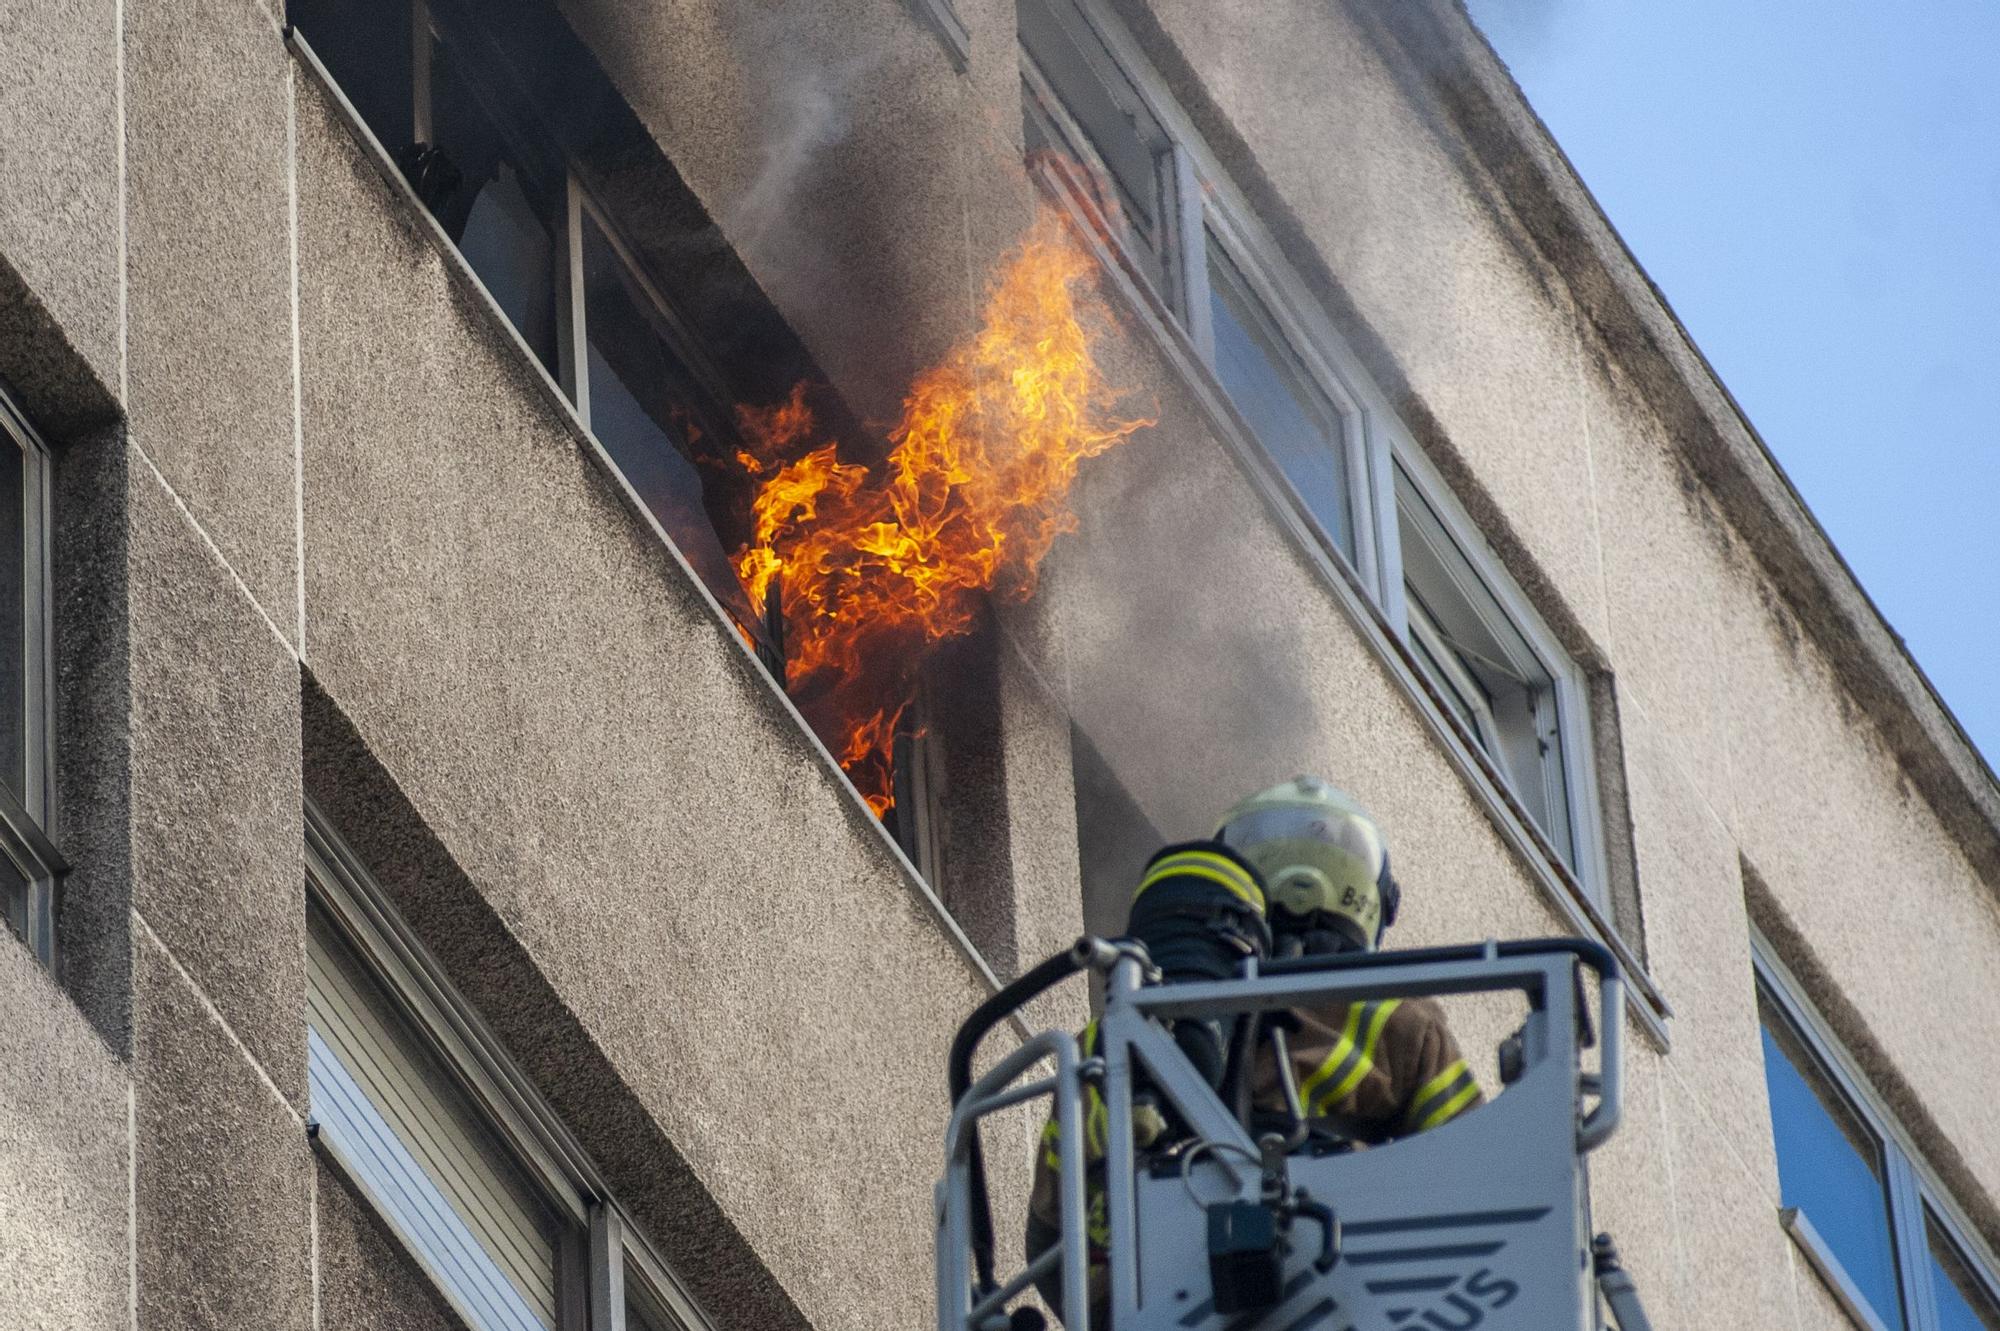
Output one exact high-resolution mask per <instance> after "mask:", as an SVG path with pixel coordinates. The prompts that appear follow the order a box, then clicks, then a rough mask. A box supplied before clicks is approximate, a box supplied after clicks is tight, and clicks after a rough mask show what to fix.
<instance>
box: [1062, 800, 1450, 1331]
mask: <svg viewBox="0 0 2000 1331" xmlns="http://www.w3.org/2000/svg"><path fill="white" fill-rule="evenodd" d="M1401 896H1402V893H1401V891H1400V889H1399V888H1398V886H1397V883H1396V880H1395V878H1394V877H1393V876H1392V875H1391V874H1390V872H1389V853H1388V849H1387V847H1386V846H1385V845H1384V844H1383V841H1382V834H1381V831H1380V829H1378V828H1377V827H1376V825H1375V821H1374V820H1373V819H1372V818H1370V817H1369V816H1368V814H1367V813H1366V811H1364V810H1363V809H1362V808H1361V807H1360V806H1359V805H1358V804H1356V803H1355V802H1354V801H1353V800H1351V799H1350V798H1348V797H1347V796H1346V795H1345V794H1343V793H1342V792H1340V791H1338V790H1336V789H1334V788H1333V787H1332V786H1330V785H1328V784H1327V783H1326V782H1324V781H1321V780H1319V779H1318V778H1316V777H1310V776H1302V777H1298V778H1297V779H1295V780H1292V781H1287V782H1285V783H1283V784H1282V785H1278V786H1273V787H1272V788H1271V789H1269V790H1265V791H1262V792H1260V793H1258V794H1256V795H1253V796H1251V797H1250V798H1248V799H1246V800H1244V801H1242V802H1241V803H1239V804H1237V805H1236V806H1235V807H1234V808H1232V809H1231V810H1230V811H1229V812H1228V813H1227V814H1226V815H1224V817H1223V820H1222V826H1221V828H1220V830H1218V831H1217V833H1216V835H1215V837H1214V838H1213V839H1212V840H1210V841H1205V842H1188V843H1183V844H1181V845H1176V846H1169V847H1167V848H1166V849H1164V850H1162V851H1161V852H1160V853H1159V854H1157V855H1155V856H1154V857H1153V859H1152V860H1151V861H1150V862H1149V863H1148V864H1147V866H1146V871H1145V873H1144V874H1143V875H1142V876H1141V877H1140V880H1139V886H1138V888H1137V890H1136V891H1135V892H1134V894H1133V906H1132V916H1131V920H1130V924H1129V926H1128V932H1129V933H1130V934H1131V935H1132V936H1134V937H1136V938H1139V939H1140V940H1141V941H1144V942H1147V944H1148V946H1149V948H1152V947H1155V946H1156V941H1155V940H1160V941H1162V942H1164V943H1165V944H1166V946H1165V948H1164V951H1165V952H1166V954H1167V956H1168V958H1169V960H1170V962H1172V963H1174V964H1163V965H1162V967H1161V969H1162V971H1163V972H1164V979H1165V980H1166V981H1167V982H1168V983H1171V982H1173V981H1174V980H1176V979H1195V978H1221V977H1222V975H1224V974H1228V973H1232V972H1233V970H1234V965H1235V962H1234V961H1233V960H1228V958H1230V957H1231V955H1232V954H1234V955H1236V956H1240V955H1243V954H1249V953H1255V954H1258V955H1262V954H1264V953H1265V951H1266V950H1267V949H1268V950H1269V951H1270V952H1274V953H1275V954H1276V955H1278V956H1281V957H1282V956H1287V955H1291V956H1297V955H1306V956H1317V955H1326V954H1329V953H1339V952H1357V951H1358V952H1369V951H1374V950H1375V949H1376V948H1378V947H1379V946H1380V945H1381V941H1382V935H1383V932H1384V931H1385V930H1386V929H1387V928H1388V927H1389V926H1390V925H1391V924H1393V923H1395V920H1396V912H1397V907H1398V905H1399V904H1400V901H1401ZM1203 903H1205V904H1203ZM1252 904H1254V907H1255V909H1254V911H1252V910H1246V909H1244V907H1245V906H1248V905H1252ZM1253 915H1254V916H1261V919H1260V920H1257V921H1256V922H1255V923H1253V922H1252V916H1253ZM1204 925H1205V926H1206V929H1207V933H1208V935H1209V936H1210V937H1211V939H1212V942H1211V946H1210V947H1209V948H1208V950H1207V951H1206V952H1204V951H1203V950H1202V948H1201V946H1200V942H1199V939H1200V937H1201V935H1202V926H1204ZM1259 926H1261V928H1260V927H1259ZM1224 965H1226V969H1223V970H1221V971H1220V972H1218V969H1217V968H1218V967H1219V966H1224ZM1284 1024H1285V1025H1286V1027H1287V1028H1288V1029H1289V1031H1290V1038H1289V1040H1288V1044H1289V1051H1290V1057H1291V1062H1292V1064H1293V1077H1294V1081H1295V1084H1296V1085H1297V1086H1298V1090H1299V1098H1300V1100H1301V1102H1302V1108H1303V1109H1304V1111H1305V1114H1306V1118H1307V1124H1308V1127H1309V1128H1310V1129H1311V1132H1312V1135H1313V1137H1315V1138H1317V1139H1318V1140H1319V1141H1320V1142H1322V1143H1328V1144H1334V1145H1360V1146H1364V1147H1365V1146H1372V1145H1380V1144H1382V1143H1384V1142H1388V1141H1391V1140H1394V1139H1395V1138H1398V1137H1407V1136H1410V1135H1412V1134H1414V1133H1418V1132H1425V1131H1428V1130H1429V1129H1432V1128H1435V1127H1439V1126H1441V1125H1442V1124H1445V1123H1448V1122H1450V1121H1451V1120H1452V1119H1454V1118H1456V1117H1458V1116H1459V1115H1460V1114H1463V1113H1465V1112H1466V1111H1467V1110H1469V1109H1471V1108H1473V1107H1474V1106H1476V1105H1478V1104H1480V1103H1481V1101H1482V1098H1483V1097H1482V1095H1481V1092H1480V1089H1479V1085H1478V1082H1477V1081H1476V1080H1475V1079H1474V1078H1473V1075H1472V1072H1471V1070H1470V1069H1469V1068H1468V1067H1467V1066H1466V1063H1465V1059H1464V1058H1463V1057H1462V1056H1461V1055H1460V1053H1459V1049H1458V1044H1457V1041H1455V1040H1454V1039H1453V1038H1452V1035H1451V1031H1450V1029H1449V1027H1448V1026H1447V1025H1446V1022H1445V1016H1444V1010H1443V1008H1442V1007H1441V1006H1440V1005H1439V1004H1438V1003H1437V1002H1436V1000H1434V999H1428V998H1416V999H1404V1000H1397V999H1382V1000H1380V1001H1375V1002H1358V1003H1347V1004H1340V1003H1336V1004H1333V1005H1331V1006H1329V1007H1324V1008H1297V1009H1294V1010H1292V1011H1291V1012H1290V1013H1289V1014H1288V1015H1287V1018H1286V1020H1285V1023H1284ZM1095 1035H1096V1028H1095V1024H1094V1023H1093V1024H1092V1025H1091V1026H1089V1027H1086V1028H1085V1030H1084V1035H1083V1043H1084V1053H1085V1056H1086V1057H1088V1056H1089V1055H1090V1054H1091V1053H1092V1052H1094V1049H1093V1043H1094V1037H1095ZM1174 1037H1175V1041H1176V1043H1177V1044H1178V1045H1179V1046H1180V1047H1181V1049H1182V1050H1183V1052H1185V1053H1187V1054H1188V1055H1189V1059H1190V1061H1191V1062H1193V1063H1194V1064H1195V1066H1196V1067H1197V1069H1199V1070H1201V1071H1202V1072H1203V1074H1204V1075H1205V1076H1207V1077H1208V1079H1209V1081H1210V1083H1211V1084H1219V1081H1220V1068H1221V1066H1222V1063H1221V1058H1220V1056H1219V1053H1218V1050H1219V1046H1220V1041H1221V1040H1222V1039H1223V1033H1222V1032H1220V1031H1218V1030H1215V1029H1213V1028H1209V1029H1206V1030H1184V1029H1177V1030H1175V1032H1174ZM1281 1085H1282V1084H1281V1082H1280V1080H1279V1077H1278V1073H1277V1067H1276V1061H1275V1058H1274V1057H1273V1055H1272V1053H1271V1048H1270V1046H1269V1045H1268V1044H1262V1045H1261V1046H1260V1050H1259V1058H1258V1062H1257V1063H1256V1064H1255V1065H1253V1071H1252V1077H1251V1086H1252V1091H1253V1097H1252V1107H1253V1110H1254V1111H1255V1112H1256V1113H1257V1114H1258V1115H1259V1116H1268V1117H1270V1118H1271V1119H1274V1120H1280V1121H1284V1122H1289V1121H1290V1115H1289V1112H1288V1109H1287V1106H1286V1105H1285V1103H1284V1093H1283V1091H1282V1089H1281ZM1104 1127H1105V1125H1104V1108H1103V1101H1102V1099H1101V1097H1099V1096H1098V1095H1097V1094H1096V1092H1095V1091H1094V1090H1093V1091H1092V1092H1091V1093H1090V1094H1089V1096H1088V1097H1087V1102H1086V1116H1085V1133H1084V1137H1085V1143H1084V1146H1085V1154H1086V1157H1087V1158H1089V1159H1092V1160H1095V1159H1098V1158H1101V1157H1102V1155H1103V1153H1104V1149H1105V1131H1104ZM1055 1134H1056V1128H1055V1124H1054V1123H1053V1122H1051V1123H1049V1124H1048V1125H1047V1126H1046V1127H1045V1128H1044V1129H1043V1131H1042V1140H1041V1142H1040V1143H1039V1147H1038V1150H1037V1154H1036V1161H1035V1183H1034V1190H1033V1193H1032V1194H1031V1196H1030V1200H1029V1212H1028V1226H1027V1230H1028V1232H1027V1251H1028V1255H1029V1257H1030V1258H1033V1257H1034V1256H1035V1255H1037V1254H1039V1253H1040V1252H1042V1251H1043V1250H1044V1249H1046V1248H1047V1247H1048V1246H1049V1245H1050V1244H1051V1243H1054V1242H1055V1241H1056V1239H1057V1237H1058V1235H1059V1233H1060V1228H1059V1211H1058V1206H1057V1198H1056V1188H1055V1171H1056V1169H1057V1168H1059V1160H1058V1157H1057V1154H1056V1149H1055V1147H1056V1141H1055ZM1133 1135H1134V1139H1135V1141H1136V1142H1137V1143H1138V1145H1139V1146H1140V1147H1141V1148H1142V1149H1143V1148H1146V1147H1150V1146H1153V1145H1155V1144H1157V1143H1159V1142H1161V1141H1162V1139H1169V1140H1170V1139H1171V1136H1172V1131H1171V1128H1170V1126H1169V1124H1168V1122H1167V1119H1166V1116H1165V1115H1164V1114H1163V1113H1162V1112H1161V1110H1160V1108H1159V1107H1158V1106H1157V1105H1156V1104H1155V1103H1153V1102H1152V1101H1151V1100H1150V1099H1148V1098H1143V1097H1142V1098H1139V1099H1136V1100H1135V1104H1134V1108H1133ZM1103 1205H1104V1196H1103V1190H1102V1188H1092V1189H1091V1190H1090V1206H1089V1226H1090V1230H1091V1236H1090V1237H1091V1251H1092V1262H1091V1265H1092V1272H1091V1275H1092V1280H1091V1284H1092V1287H1093V1289H1094V1290H1096V1289H1099V1288H1101V1279H1102V1265H1101V1263H1102V1245H1103V1244H1104V1243H1105V1242H1106V1241H1107V1239H1108V1232H1107V1230H1106V1227H1105V1223H1104V1212H1103ZM1041 1283H1042V1292H1043V1296H1044V1298H1045V1299H1050V1301H1051V1303H1052V1306H1053V1298H1052V1296H1053V1295H1054V1294H1055V1292H1056V1289H1055V1286H1056V1281H1055V1280H1054V1279H1051V1280H1048V1281H1044V1282H1041ZM1101 1313H1102V1310H1101V1309H1096V1308H1094V1309H1093V1314H1094V1315H1093V1317H1092V1322H1093V1324H1094V1325H1098V1326H1103V1325H1105V1322H1104V1321H1102V1320H1099V1317H1100V1316H1101Z"/></svg>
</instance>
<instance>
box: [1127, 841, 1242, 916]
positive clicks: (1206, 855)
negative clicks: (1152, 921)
mask: <svg viewBox="0 0 2000 1331" xmlns="http://www.w3.org/2000/svg"><path fill="white" fill-rule="evenodd" d="M1179 877H1194V878H1206V879H1208V880H1209V881H1210V882H1212V883H1220V884H1221V885H1222V886H1224V887H1226V888H1228V889H1229V891H1230V892H1231V893H1233V894H1234V895H1235V896H1236V897H1237V898H1238V899H1240V900H1241V901H1242V902H1243V903H1244V904H1245V905H1247V906H1253V907H1255V908H1256V909H1258V910H1260V911H1261V910H1263V909H1264V890H1263V889H1262V888H1260V887H1258V886H1257V880H1256V879H1254V878H1252V877H1251V876H1250V874H1249V873H1248V872H1247V871H1246V870H1245V869H1244V868H1243V866H1242V865H1240V864H1238V863H1236V861H1234V860H1232V859H1230V858H1229V857H1228V856H1226V855H1218V854H1216V853H1215V852H1214V851H1212V850H1180V851H1175V852H1174V853H1173V854H1171V855H1169V856H1167V857H1166V858H1165V859H1161V860H1157V861H1155V862H1154V863H1153V864H1151V865H1149V866H1147V869H1146V876H1145V877H1144V878H1142V879H1140V880H1139V887H1138V890H1137V891H1135V892H1133V893H1132V899H1133V900H1134V901H1137V900H1138V899H1139V897H1140V894H1141V893H1143V892H1145V890H1146V889H1147V888H1149V887H1151V886H1152V885H1153V884H1155V883H1157V882H1160V881H1161V880H1163V879H1167V878H1179Z"/></svg>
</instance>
